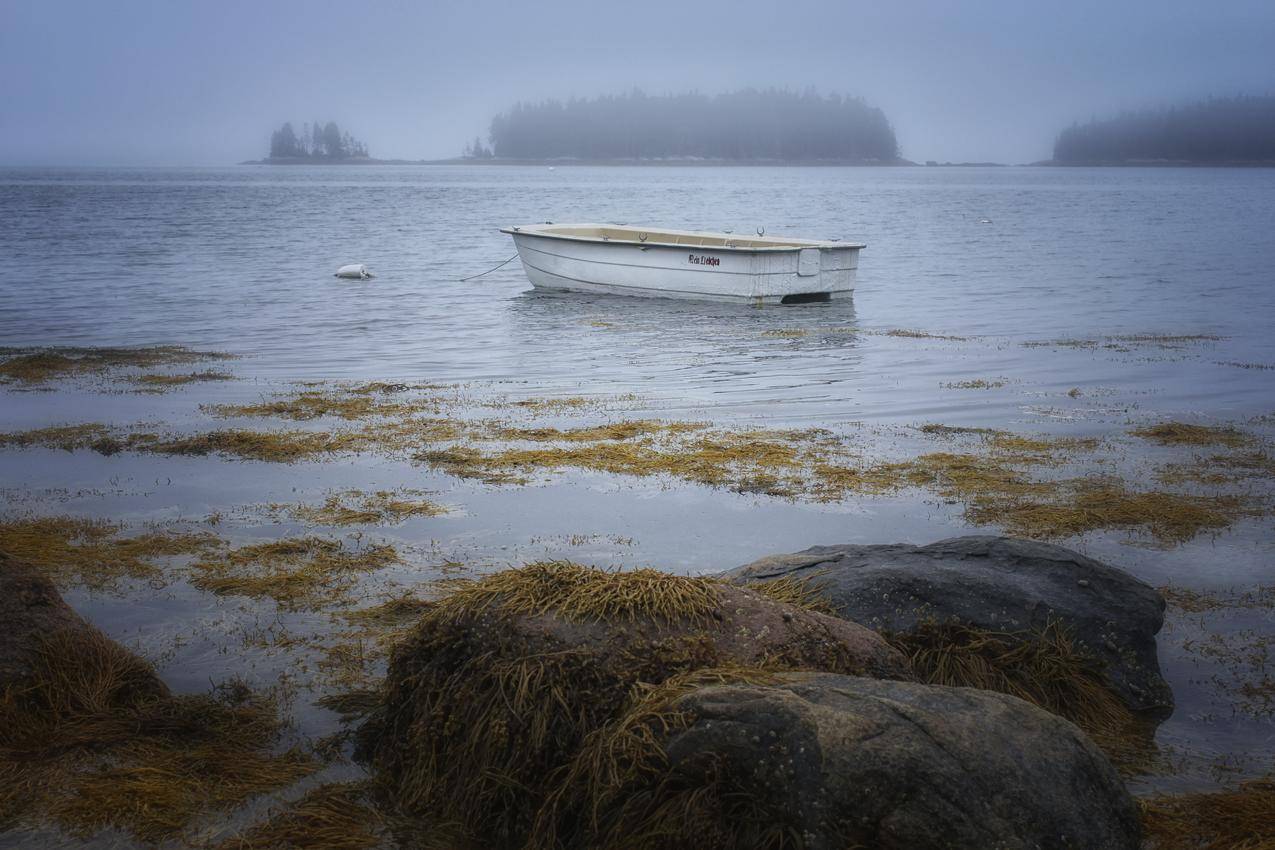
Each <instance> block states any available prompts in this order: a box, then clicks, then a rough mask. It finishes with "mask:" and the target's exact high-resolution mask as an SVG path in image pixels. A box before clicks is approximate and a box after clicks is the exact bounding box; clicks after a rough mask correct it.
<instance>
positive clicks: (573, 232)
mask: <svg viewBox="0 0 1275 850" xmlns="http://www.w3.org/2000/svg"><path fill="white" fill-rule="evenodd" d="M500 232H501V233H508V234H509V235H510V236H512V237H513V239H514V245H516V246H517V248H518V257H519V259H521V260H522V267H523V269H524V270H525V271H526V273H527V278H528V279H529V280H530V281H531V284H532V286H534V287H536V288H537V289H558V290H570V291H576V292H601V293H607V294H612V295H644V296H648V297H651V296H654V297H660V298H694V299H700V300H714V301H744V302H748V303H753V304H803V303H810V302H816V301H829V300H831V299H833V298H837V297H840V296H844V295H849V294H850V293H851V292H852V291H854V276H855V270H856V269H857V268H858V266H859V249H861V248H863V247H864V245H863V244H861V243H858V242H838V241H827V240H816V239H789V238H786V237H777V236H737V235H733V234H730V233H703V232H698V231H693V230H664V229H659V228H651V227H630V226H619V225H612V224H531V225H523V226H521V227H502V228H501V229H500Z"/></svg>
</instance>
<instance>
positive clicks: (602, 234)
mask: <svg viewBox="0 0 1275 850" xmlns="http://www.w3.org/2000/svg"><path fill="white" fill-rule="evenodd" d="M504 230H505V232H506V233H532V234H536V235H538V236H550V237H557V238H559V239H579V240H584V241H589V242H633V243H638V244H650V245H677V246H684V247H689V248H743V249H752V250H758V249H763V250H764V249H767V248H770V249H779V250H784V249H789V250H791V249H794V248H834V247H839V248H858V247H862V246H861V245H859V244H858V243H854V242H838V241H835V240H832V241H825V240H815V239H791V238H787V237H775V236H737V235H735V234H731V233H705V232H700V231H695V230H667V229H663V228H654V227H627V226H624V225H616V224H533V225H525V226H522V227H511V228H505V229H504Z"/></svg>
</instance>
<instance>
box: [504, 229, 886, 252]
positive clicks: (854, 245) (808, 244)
mask: <svg viewBox="0 0 1275 850" xmlns="http://www.w3.org/2000/svg"><path fill="white" fill-rule="evenodd" d="M617 226H622V227H624V228H626V229H629V230H634V231H639V230H641V228H635V227H632V226H631V225H606V224H560V225H543V224H528V225H519V226H516V227H515V226H509V227H502V228H500V232H501V233H507V234H509V235H510V236H537V237H540V238H542V239H559V240H562V241H564V242H587V243H590V244H594V245H633V246H635V247H639V248H647V247H659V248H677V249H679V250H683V251H685V250H687V249H690V250H694V251H732V252H735V253H743V254H757V253H791V252H793V251H804V250H806V249H808V248H819V249H824V248H827V249H836V248H845V249H853V250H856V251H858V250H862V249H864V248H866V247H867V245H866V244H864V243H862V242H834V241H832V240H826V239H789V240H787V241H789V242H798V243H802V244H796V245H793V244H789V245H765V246H751V247H748V246H742V245H690V244H684V243H678V242H658V241H655V240H652V239H648V240H646V241H645V242H642V241H640V240H637V239H611V238H608V237H603V236H577V235H574V234H568V233H552V232H546V231H545V230H541V229H540V228H543V227H572V228H588V227H596V228H599V229H601V228H604V227H617ZM646 232H650V233H659V234H661V235H673V236H712V237H714V238H719V239H722V238H730V237H731V236H732V235H733V234H730V233H715V232H713V231H707V230H673V229H671V228H650V229H649V231H646ZM739 238H740V239H754V238H760V239H776V238H780V237H773V236H771V237H766V236H761V237H752V236H741V237H739Z"/></svg>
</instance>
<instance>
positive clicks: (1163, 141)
mask: <svg viewBox="0 0 1275 850" xmlns="http://www.w3.org/2000/svg"><path fill="white" fill-rule="evenodd" d="M1054 160H1055V161H1057V162H1061V163H1065V164H1073V165H1077V164H1085V163H1120V162H1139V161H1142V162H1146V161H1157V160H1159V161H1169V162H1193V163H1245V162H1275V97H1270V96H1266V97H1226V98H1209V99H1208V100H1204V101H1200V102H1197V103H1191V104H1186V105H1182V106H1170V107H1165V108H1162V109H1148V110H1143V111H1141V112H1125V113H1123V114H1121V115H1118V116H1117V117H1115V118H1108V119H1105V120H1097V119H1094V120H1092V121H1090V122H1089V123H1087V124H1073V125H1072V126H1071V127H1068V128H1067V129H1066V130H1063V131H1062V132H1061V133H1060V134H1059V135H1058V139H1057V141H1056V142H1055V143H1054Z"/></svg>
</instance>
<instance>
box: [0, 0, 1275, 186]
mask: <svg viewBox="0 0 1275 850" xmlns="http://www.w3.org/2000/svg"><path fill="white" fill-rule="evenodd" d="M1273 44H1275V3H1272V2H1270V0H1262V1H1261V2H1257V0H1253V2H1249V0H1243V1H1242V2H1241V0H1217V2H1208V3H1206V2H1190V3H1188V2H1179V0H1127V2H1123V1H1122V0H1105V2H1091V0H1078V1H1077V0H1052V2H1048V3H1034V2H1027V0H1017V2H1011V0H987V2H979V0H967V2H964V3H960V2H937V0H933V2H905V1H904V0H900V2H890V0H878V2H875V3H861V2H835V0H823V2H815V0H765V2H757V0H737V2H698V3H697V2H692V0H684V2H677V3H674V2H666V1H665V0H642V2H636V3H617V2H607V1H606V0H594V2H589V3H584V2H554V0H536V2H527V0H522V2H509V3H503V2H482V0H475V2H468V3H462V2H457V3H448V4H441V3H420V2H417V3H411V2H375V0H370V1H369V2H357V0H346V2H340V3H338V2H328V0H306V2H304V3H302V2H275V0H258V2H251V3H250V2H239V0H207V2H186V0H170V2H152V3H143V2H122V0H121V1H120V2H96V1H95V0H85V1H84V2H62V1H61V0H26V2H22V1H21V0H0V164H168V165H187V164H190V165H195V164H205V165H221V164H229V163H233V162H237V161H239V160H243V159H249V158H258V157H261V156H264V155H265V154H266V153H267V147H268V144H269V138H270V132H271V130H272V129H274V128H276V127H277V126H278V125H279V124H281V123H282V122H283V121H284V120H289V119H290V120H292V121H293V122H294V123H296V124H297V125H298V126H299V125H300V123H301V122H305V121H313V120H315V119H322V120H335V121H337V122H338V123H340V124H341V126H342V127H343V128H348V129H349V130H350V131H351V132H352V133H354V135H356V136H357V137H358V138H360V139H363V140H364V141H366V142H367V143H368V145H369V147H370V148H371V153H372V155H373V156H376V157H381V158H391V157H402V158H411V159H416V158H436V157H449V156H455V155H458V154H459V153H460V150H461V147H462V146H463V145H464V143H465V142H466V141H467V140H468V139H472V138H473V137H474V136H475V135H480V136H482V137H483V138H484V139H485V138H486V134H487V126H488V124H489V122H490V119H491V117H492V115H493V114H495V113H496V112H498V111H501V110H503V109H505V108H507V107H508V106H510V105H512V104H513V103H514V102H515V101H518V100H539V99H542V98H547V97H558V98H566V97H569V96H572V95H575V96H582V97H585V96H594V95H597V94H603V93H608V92H620V91H625V90H628V89H631V88H634V87H637V88H641V89H643V90H645V91H646V92H647V93H649V94H660V93H665V92H683V91H690V90H696V91H700V92H703V93H708V94H711V93H715V92H718V91H722V90H729V89H734V88H739V87H743V86H756V87H770V86H776V87H788V88H793V89H804V88H805V87H806V86H810V85H813V86H815V87H816V88H817V89H818V90H819V91H820V92H823V93H829V92H833V91H838V92H841V93H843V94H851V95H859V96H862V97H863V98H865V99H866V100H867V101H868V102H869V103H871V104H873V105H876V106H879V107H881V108H882V109H883V110H884V111H885V113H886V115H887V116H888V117H889V118H890V120H891V122H892V123H893V125H894V128H895V130H896V132H897V134H898V138H899V144H900V147H901V151H902V154H903V156H905V157H907V158H909V159H913V160H917V161H924V160H927V159H937V160H953V161H962V160H993V161H1000V162H1028V161H1032V160H1037V159H1044V158H1047V157H1048V156H1049V155H1050V153H1051V151H1052V145H1053V140H1054V136H1055V134H1056V133H1057V131H1059V130H1061V129H1062V128H1063V127H1065V126H1066V125H1068V124H1070V123H1071V122H1072V121H1074V120H1082V121H1083V120H1087V119H1089V118H1090V117H1092V116H1095V115H1096V116H1103V115H1108V114H1111V113H1113V112H1117V111H1119V110H1121V109H1126V108H1137V107H1141V106H1154V105H1162V104H1165V103H1172V102H1175V101H1178V100H1183V99H1194V98H1200V97H1205V96H1208V95H1210V94H1216V95H1231V94H1241V93H1244V94H1272V93H1275V48H1272V45H1273Z"/></svg>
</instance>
